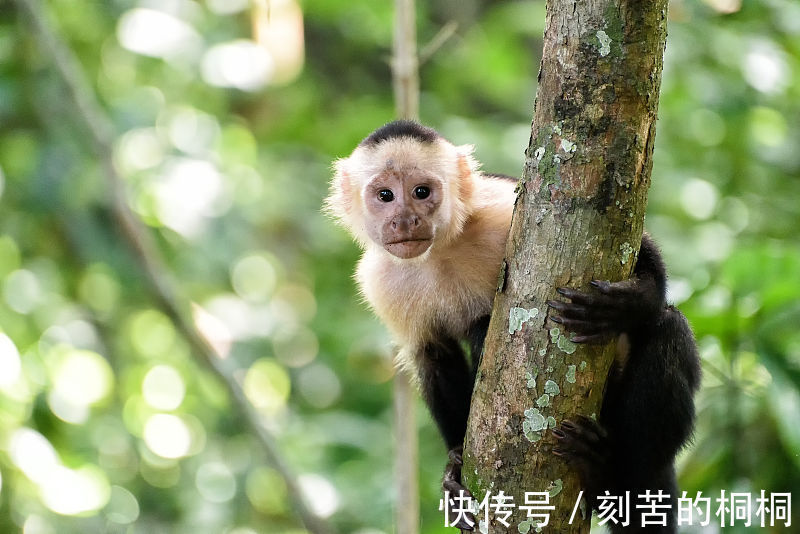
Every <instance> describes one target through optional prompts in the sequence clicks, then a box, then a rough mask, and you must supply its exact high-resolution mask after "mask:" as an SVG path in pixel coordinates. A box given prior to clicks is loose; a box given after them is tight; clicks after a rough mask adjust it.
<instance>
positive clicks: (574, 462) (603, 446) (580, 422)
mask: <svg viewBox="0 0 800 534" xmlns="http://www.w3.org/2000/svg"><path fill="white" fill-rule="evenodd" d="M553 436H555V438H556V440H557V443H556V446H555V447H553V454H555V455H556V456H559V457H561V458H563V459H564V460H565V461H566V462H567V463H568V464H569V465H570V466H572V467H574V468H575V469H576V470H577V471H578V476H579V477H580V479H581V485H582V486H583V489H584V491H585V492H586V494H587V500H588V502H589V503H592V502H593V499H594V497H595V496H596V495H598V493H599V492H600V491H601V490H605V489H611V488H610V487H608V486H607V484H608V480H609V478H608V471H609V464H610V457H611V446H610V443H609V439H608V433H607V432H606V431H605V429H604V428H603V427H602V426H601V425H600V424H599V423H598V422H597V421H595V420H594V419H591V418H589V417H584V416H582V415H579V416H577V417H575V419H574V420H571V421H570V420H567V421H564V422H563V423H561V426H560V427H559V428H556V429H554V430H553Z"/></svg>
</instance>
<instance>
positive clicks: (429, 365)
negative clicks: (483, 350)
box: [417, 330, 485, 532]
mask: <svg viewBox="0 0 800 534" xmlns="http://www.w3.org/2000/svg"><path fill="white" fill-rule="evenodd" d="M475 335H476V336H480V334H479V333H478V334H475ZM484 335H485V330H484ZM473 350H474V349H473ZM417 369H418V373H419V382H420V391H421V393H422V398H423V399H424V400H425V402H426V403H427V405H428V409H429V410H430V412H431V415H432V416H433V419H434V421H436V424H437V426H438V427H439V430H440V432H441V433H442V436H443V437H444V441H445V443H446V444H447V448H448V449H449V451H448V457H449V461H448V463H447V467H446V468H445V472H444V478H443V479H442V488H443V489H444V490H445V491H448V492H450V494H451V495H453V496H457V495H459V493H460V492H462V491H463V492H464V493H465V494H466V495H469V496H471V495H472V494H471V493H470V492H469V490H467V488H465V487H464V486H463V485H462V484H461V465H462V459H461V454H462V444H463V443H464V434H465V433H466V430H467V417H468V416H469V405H470V399H471V397H472V386H473V382H474V378H475V375H474V371H473V367H472V366H470V365H468V363H467V360H466V356H465V354H464V351H463V350H462V349H461V345H460V344H459V342H458V341H457V340H455V339H453V338H450V337H447V336H440V337H438V338H437V339H434V340H432V341H428V342H427V343H425V344H424V345H423V347H422V350H421V351H420V353H419V358H418V363H417ZM467 520H468V521H469V522H468V521H467ZM456 526H458V527H459V528H461V530H462V532H464V531H469V530H472V529H473V528H474V526H475V518H474V516H473V515H472V514H470V513H467V514H464V516H463V517H462V518H461V520H460V521H459V523H458V524H457V525H456Z"/></svg>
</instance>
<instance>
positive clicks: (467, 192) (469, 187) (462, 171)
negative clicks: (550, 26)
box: [456, 145, 478, 205]
mask: <svg viewBox="0 0 800 534" xmlns="http://www.w3.org/2000/svg"><path fill="white" fill-rule="evenodd" d="M474 150H475V147H474V146H473V145H461V146H459V147H456V153H457V157H458V164H457V168H458V178H457V180H458V198H459V200H461V202H463V203H464V204H466V205H470V204H471V200H472V192H473V190H474V179H475V178H474V177H473V173H474V172H475V171H477V170H478V163H477V162H476V161H475V158H473V157H472V152H473V151H474Z"/></svg>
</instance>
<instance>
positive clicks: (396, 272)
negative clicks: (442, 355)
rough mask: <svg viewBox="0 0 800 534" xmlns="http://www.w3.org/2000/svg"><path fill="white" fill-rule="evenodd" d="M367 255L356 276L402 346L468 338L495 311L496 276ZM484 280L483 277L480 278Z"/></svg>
mask: <svg viewBox="0 0 800 534" xmlns="http://www.w3.org/2000/svg"><path fill="white" fill-rule="evenodd" d="M373 254H374V253H371V252H367V253H366V254H365V256H364V258H363V259H362V260H361V262H360V264H359V267H358V271H357V274H356V278H357V280H358V282H359V285H360V287H361V290H362V292H363V294H364V296H365V297H366V299H367V301H368V302H369V303H370V305H371V306H372V308H373V309H374V310H375V313H377V315H378V317H380V318H381V320H382V321H383V322H384V324H386V326H387V327H388V328H389V330H391V332H392V334H393V336H394V338H395V342H397V343H398V344H400V345H401V346H406V345H409V344H412V343H419V342H421V341H425V340H427V339H430V338H431V337H432V336H433V335H435V334H439V333H444V334H447V335H449V336H451V337H454V338H461V337H463V336H464V335H465V334H466V332H467V330H468V328H469V326H470V325H471V324H472V323H473V322H474V321H475V320H476V319H478V318H480V317H481V316H483V315H486V314H487V313H489V311H490V310H491V305H492V297H493V296H494V292H493V291H491V289H490V290H489V291H487V284H488V285H491V280H490V278H491V275H488V276H487V274H488V273H487V274H484V275H483V277H482V276H481V274H482V273H479V272H477V271H476V270H473V269H465V268H464V267H463V266H460V268H459V266H456V265H452V264H451V263H450V262H449V261H448V260H447V259H446V258H445V259H442V260H438V261H424V262H397V261H393V260H392V259H390V258H383V257H381V258H376V257H374V256H373ZM481 278H484V279H481Z"/></svg>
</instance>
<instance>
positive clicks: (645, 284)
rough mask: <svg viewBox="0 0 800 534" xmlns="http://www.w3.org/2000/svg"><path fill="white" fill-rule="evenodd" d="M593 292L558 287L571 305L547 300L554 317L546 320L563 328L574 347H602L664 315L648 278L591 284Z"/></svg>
mask: <svg viewBox="0 0 800 534" xmlns="http://www.w3.org/2000/svg"><path fill="white" fill-rule="evenodd" d="M590 285H591V286H592V288H593V291H588V292H584V291H578V290H576V289H570V288H568V287H559V288H558V289H557V290H556V291H558V292H559V293H560V294H561V295H564V296H565V297H566V298H568V299H569V300H570V301H571V302H564V301H559V300H548V301H547V305H548V306H550V307H551V308H553V309H555V310H556V311H557V312H558V315H551V316H550V320H551V321H553V322H555V323H559V324H562V325H564V327H565V328H566V329H567V330H569V331H570V332H572V333H573V334H574V335H573V337H572V338H571V341H573V342H575V343H604V342H606V341H608V340H610V339H611V338H612V337H614V336H616V335H618V334H621V333H623V332H633V331H635V330H638V329H639V328H641V327H642V326H644V325H647V324H651V323H655V321H656V320H657V319H658V317H659V314H661V313H663V311H664V299H663V297H662V296H661V295H660V294H659V291H658V288H657V287H656V284H655V283H654V282H653V281H652V280H651V279H649V278H642V279H640V278H632V279H631V280H626V281H624V282H608V281H602V280H592V281H591V282H590Z"/></svg>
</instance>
